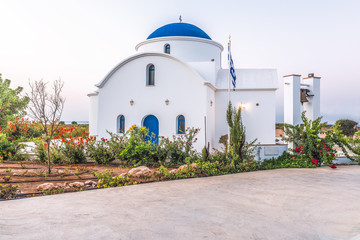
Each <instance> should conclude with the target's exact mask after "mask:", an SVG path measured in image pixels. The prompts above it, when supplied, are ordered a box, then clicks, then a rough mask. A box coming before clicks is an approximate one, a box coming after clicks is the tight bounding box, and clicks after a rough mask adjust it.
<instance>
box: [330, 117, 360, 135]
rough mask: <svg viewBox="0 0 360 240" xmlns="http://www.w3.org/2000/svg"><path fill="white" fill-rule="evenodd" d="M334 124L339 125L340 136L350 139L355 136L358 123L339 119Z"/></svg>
mask: <svg viewBox="0 0 360 240" xmlns="http://www.w3.org/2000/svg"><path fill="white" fill-rule="evenodd" d="M335 124H337V125H339V130H340V131H341V133H342V134H344V135H346V136H349V137H351V136H353V135H354V134H355V132H356V125H357V124H358V123H357V122H355V121H353V120H350V119H340V120H337V121H336V123H335Z"/></svg>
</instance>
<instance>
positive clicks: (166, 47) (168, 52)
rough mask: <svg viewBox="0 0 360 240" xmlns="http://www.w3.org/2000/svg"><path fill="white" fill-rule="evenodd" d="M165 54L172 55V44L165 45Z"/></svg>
mask: <svg viewBox="0 0 360 240" xmlns="http://www.w3.org/2000/svg"><path fill="white" fill-rule="evenodd" d="M164 53H167V54H170V44H168V43H167V44H165V46H164Z"/></svg>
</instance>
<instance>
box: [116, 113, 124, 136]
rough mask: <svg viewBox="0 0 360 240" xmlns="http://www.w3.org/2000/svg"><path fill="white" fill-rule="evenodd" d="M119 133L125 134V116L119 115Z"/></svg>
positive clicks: (117, 124)
mask: <svg viewBox="0 0 360 240" xmlns="http://www.w3.org/2000/svg"><path fill="white" fill-rule="evenodd" d="M116 126H117V133H124V132H125V117H124V115H119V116H118V117H117V123H116Z"/></svg>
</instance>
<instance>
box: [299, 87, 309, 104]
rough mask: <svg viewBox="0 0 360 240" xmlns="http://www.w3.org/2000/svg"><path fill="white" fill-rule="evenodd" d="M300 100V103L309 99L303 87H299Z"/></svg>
mask: <svg viewBox="0 0 360 240" xmlns="http://www.w3.org/2000/svg"><path fill="white" fill-rule="evenodd" d="M300 102H301V103H304V102H309V100H308V99H307V96H306V90H305V89H301V94H300Z"/></svg>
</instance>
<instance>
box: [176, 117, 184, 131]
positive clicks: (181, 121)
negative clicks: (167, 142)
mask: <svg viewBox="0 0 360 240" xmlns="http://www.w3.org/2000/svg"><path fill="white" fill-rule="evenodd" d="M177 133H178V134H184V133H185V117H184V116H183V115H180V116H178V117H177Z"/></svg>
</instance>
